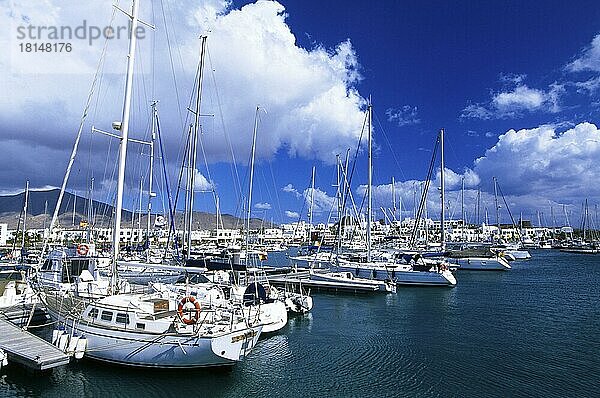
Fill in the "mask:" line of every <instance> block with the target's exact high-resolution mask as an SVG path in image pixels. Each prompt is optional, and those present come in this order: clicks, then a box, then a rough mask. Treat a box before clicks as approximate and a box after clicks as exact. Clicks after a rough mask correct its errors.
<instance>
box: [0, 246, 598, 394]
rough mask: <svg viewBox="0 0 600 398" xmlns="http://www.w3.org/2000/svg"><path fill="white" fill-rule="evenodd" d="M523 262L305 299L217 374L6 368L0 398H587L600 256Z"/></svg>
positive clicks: (592, 382)
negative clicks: (309, 307)
mask: <svg viewBox="0 0 600 398" xmlns="http://www.w3.org/2000/svg"><path fill="white" fill-rule="evenodd" d="M532 254H533V259H531V260H528V261H522V262H513V263H512V266H513V269H512V270H510V271H507V272H476V271H471V272H468V271H462V272H458V274H457V279H458V285H457V286H456V287H455V288H418V287H400V288H399V289H398V292H397V293H396V294H387V295H385V294H380V295H364V296H362V295H356V296H355V295H330V294H321V293H314V294H313V297H314V303H315V307H314V309H313V311H312V312H311V313H310V314H308V315H304V316H298V317H293V318H291V319H290V321H289V323H288V325H287V326H286V327H285V328H284V329H283V330H282V331H281V333H278V334H276V335H273V336H269V337H266V338H262V339H261V340H260V342H259V344H258V345H257V346H256V348H255V349H254V351H253V352H252V353H251V355H250V356H249V357H248V358H247V359H246V360H245V361H244V362H242V363H240V364H238V365H236V366H235V367H233V368H231V369H228V370H225V369H221V370H188V371H185V370H179V371H164V370H150V369H131V368H123V367H115V366H110V365H107V364H103V363H98V362H93V361H86V360H83V361H81V362H76V363H72V364H70V365H68V366H66V367H62V368H59V369H55V370H53V371H51V372H47V373H31V372H28V371H26V370H23V369H21V368H19V367H16V366H8V367H6V368H3V369H2V370H0V397H38V396H39V397H68V396H77V397H83V396H85V397H120V396H121V397H134V396H137V397H171V396H172V397H181V396H203V397H267V396H268V397H322V396H328V397H404V396H406V397H442V396H443V397H517V396H528V397H579V396H598V391H600V377H599V376H598V375H599V374H600V305H599V299H600V255H598V256H594V255H574V254H564V253H559V252H557V251H554V250H547V251H541V250H538V251H533V252H532ZM269 260H270V261H278V259H277V256H276V255H270V256H269ZM279 260H281V258H280V259H279Z"/></svg>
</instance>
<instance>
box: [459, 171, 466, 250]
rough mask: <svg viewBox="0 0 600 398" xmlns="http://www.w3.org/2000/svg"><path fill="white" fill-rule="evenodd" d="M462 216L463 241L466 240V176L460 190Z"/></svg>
mask: <svg viewBox="0 0 600 398" xmlns="http://www.w3.org/2000/svg"><path fill="white" fill-rule="evenodd" d="M460 217H461V221H462V241H463V242H464V241H465V177H463V178H462V187H461V190H460Z"/></svg>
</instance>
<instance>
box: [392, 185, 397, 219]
mask: <svg viewBox="0 0 600 398" xmlns="http://www.w3.org/2000/svg"><path fill="white" fill-rule="evenodd" d="M395 185H396V183H395V181H394V177H393V176H392V219H393V220H394V221H396V191H395Z"/></svg>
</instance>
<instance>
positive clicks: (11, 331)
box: [0, 319, 70, 370]
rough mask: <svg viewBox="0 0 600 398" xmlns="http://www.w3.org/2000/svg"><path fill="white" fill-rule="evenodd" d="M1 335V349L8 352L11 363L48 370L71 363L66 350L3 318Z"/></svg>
mask: <svg viewBox="0 0 600 398" xmlns="http://www.w3.org/2000/svg"><path fill="white" fill-rule="evenodd" d="M0 336H2V338H1V340H0V349H2V350H4V351H5V352H6V353H7V354H8V361H9V363H18V364H20V365H23V366H25V367H27V368H29V369H33V370H48V369H52V368H55V367H57V366H62V365H66V364H68V363H69V360H70V357H69V356H68V355H66V354H65V353H64V352H62V351H61V350H59V349H58V348H56V347H55V346H53V345H52V344H50V343H48V342H47V341H46V340H44V339H42V338H41V337H38V336H35V335H33V334H31V333H29V332H27V331H25V330H23V329H21V328H19V327H18V326H15V325H13V324H12V323H10V322H8V321H6V320H3V319H0Z"/></svg>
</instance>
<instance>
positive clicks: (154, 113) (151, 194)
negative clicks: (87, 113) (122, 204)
mask: <svg viewBox="0 0 600 398" xmlns="http://www.w3.org/2000/svg"><path fill="white" fill-rule="evenodd" d="M156 104H157V101H153V102H152V105H151V106H152V132H151V134H150V165H149V171H148V219H147V220H146V241H147V242H148V248H147V249H146V261H150V226H151V218H152V198H153V197H154V196H156V194H155V193H154V192H152V182H153V181H152V177H153V172H154V140H156V123H157V120H158V110H157V109H156Z"/></svg>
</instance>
